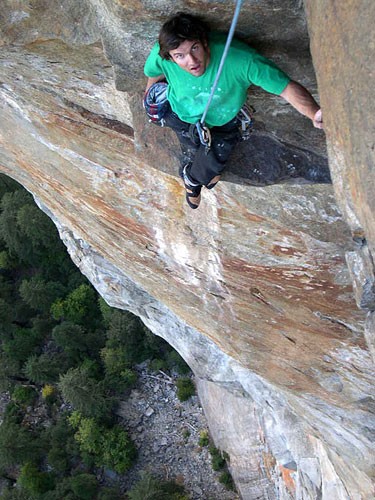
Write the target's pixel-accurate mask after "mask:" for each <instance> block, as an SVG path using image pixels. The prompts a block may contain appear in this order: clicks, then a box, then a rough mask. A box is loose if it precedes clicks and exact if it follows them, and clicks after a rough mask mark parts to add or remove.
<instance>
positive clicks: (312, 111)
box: [280, 81, 323, 128]
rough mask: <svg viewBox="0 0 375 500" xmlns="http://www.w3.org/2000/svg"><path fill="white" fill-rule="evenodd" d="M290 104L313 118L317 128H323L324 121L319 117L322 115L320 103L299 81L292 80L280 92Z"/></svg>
mask: <svg viewBox="0 0 375 500" xmlns="http://www.w3.org/2000/svg"><path fill="white" fill-rule="evenodd" d="M280 96H281V97H283V98H284V99H285V100H286V101H287V102H289V104H291V105H292V106H293V107H294V108H295V109H296V110H297V111H299V112H300V113H301V114H303V115H305V116H307V117H308V118H310V120H312V122H313V124H314V126H315V127H317V128H323V122H322V121H321V118H320V120H319V119H318V118H317V117H318V116H320V117H321V113H318V112H319V110H320V106H319V104H317V102H316V101H315V99H314V98H313V96H312V95H311V94H310V92H309V91H308V90H306V89H305V87H303V86H302V85H300V84H299V83H297V82H294V81H291V82H289V83H288V85H287V86H286V87H285V89H284V90H283V91H282V92H281V94H280Z"/></svg>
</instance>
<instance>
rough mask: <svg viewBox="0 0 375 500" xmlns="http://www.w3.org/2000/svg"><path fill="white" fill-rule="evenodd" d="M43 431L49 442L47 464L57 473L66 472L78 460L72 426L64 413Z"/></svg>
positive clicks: (77, 449)
mask: <svg viewBox="0 0 375 500" xmlns="http://www.w3.org/2000/svg"><path fill="white" fill-rule="evenodd" d="M45 432H46V436H45V437H46V441H47V442H48V444H49V451H48V454H47V463H48V465H49V466H50V467H52V469H53V471H54V472H56V473H58V474H67V473H68V472H69V470H70V469H71V468H72V467H73V466H74V464H77V463H78V460H79V448H78V444H77V441H76V440H75V439H74V430H73V428H72V427H71V425H69V422H68V421H67V419H66V417H65V415H61V416H60V417H59V418H58V419H57V421H56V423H55V424H54V425H52V426H51V427H49V428H48V429H47V430H46V431H45Z"/></svg>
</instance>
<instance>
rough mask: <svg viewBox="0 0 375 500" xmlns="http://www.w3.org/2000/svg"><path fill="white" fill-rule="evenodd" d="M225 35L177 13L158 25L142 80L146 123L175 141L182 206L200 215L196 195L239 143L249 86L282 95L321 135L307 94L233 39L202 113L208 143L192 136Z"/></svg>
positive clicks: (214, 180) (212, 183)
mask: <svg viewBox="0 0 375 500" xmlns="http://www.w3.org/2000/svg"><path fill="white" fill-rule="evenodd" d="M224 46H225V36H223V35H221V34H218V33H211V32H210V29H209V26H208V25H207V23H206V22H205V21H203V20H202V19H201V18H199V17H196V16H193V15H191V14H187V13H183V12H179V13H177V14H175V15H173V16H172V17H171V18H170V19H168V20H167V22H165V23H164V25H163V26H162V28H161V30H160V33H159V41H158V43H156V44H155V45H154V47H153V49H152V50H151V52H150V54H149V56H148V58H147V61H146V64H145V67H144V72H145V75H146V76H147V77H148V81H147V85H146V90H145V96H144V106H145V109H146V111H147V112H148V114H149V116H150V117H151V121H153V122H157V123H158V124H161V125H165V126H167V127H170V128H171V129H173V130H174V131H175V133H176V134H177V137H178V139H179V141H180V145H181V150H182V160H181V167H180V171H179V173H180V176H181V177H182V179H183V181H184V185H185V190H186V201H187V203H188V205H189V206H190V207H191V208H193V209H195V208H198V206H199V204H200V200H201V189H202V187H203V186H205V187H206V188H207V189H212V188H213V187H214V186H216V184H217V183H218V181H219V180H220V176H221V173H222V171H223V170H224V167H225V163H226V162H227V160H228V158H229V155H230V153H231V152H232V150H233V148H234V147H235V145H236V144H237V142H238V141H239V139H240V132H239V127H240V125H241V116H242V115H241V113H240V111H241V109H242V110H243V111H244V112H245V115H246V114H247V113H246V111H245V110H246V108H245V109H244V108H243V106H244V104H245V101H246V97H247V90H248V88H249V86H250V85H251V84H254V85H257V86H260V87H261V88H263V89H264V90H266V91H267V92H271V93H273V94H277V95H280V96H281V97H283V98H284V99H285V100H286V101H287V102H288V103H290V104H291V105H292V106H293V107H294V108H295V109H297V110H298V111H299V112H300V113H302V114H303V115H305V116H307V117H308V118H310V119H311V120H312V122H313V125H314V126H315V127H317V128H323V121H322V113H321V110H320V108H319V105H318V104H317V103H316V102H315V100H314V98H313V97H312V96H311V94H310V93H309V92H308V91H307V90H306V89H305V88H304V87H303V86H302V85H300V84H299V83H297V82H295V81H292V80H291V79H290V78H289V77H288V76H287V75H286V74H285V73H284V72H283V71H281V70H280V69H279V68H278V67H277V66H276V65H275V64H274V63H273V62H271V61H269V60H268V59H266V58H265V57H263V56H261V55H260V54H259V53H257V52H256V51H255V50H254V49H252V48H250V47H249V46H248V45H246V44H245V43H243V42H240V41H239V40H235V39H234V40H233V41H232V43H231V46H230V49H229V52H228V55H227V59H226V61H225V64H224V67H223V71H222V73H221V76H220V80H219V83H218V86H217V89H216V91H215V94H214V96H213V99H212V103H211V105H210V107H209V109H208V110H207V115H206V120H205V124H206V125H207V127H208V129H209V132H208V134H209V137H208V138H207V139H206V143H205V144H204V143H202V141H201V140H200V137H199V134H198V133H197V128H196V123H197V122H199V120H200V118H201V116H202V113H203V112H204V110H205V107H206V104H207V100H208V99H209V96H210V91H211V87H212V85H213V82H214V80H215V77H216V74H217V71H218V66H219V63H220V59H221V55H222V53H223V50H224Z"/></svg>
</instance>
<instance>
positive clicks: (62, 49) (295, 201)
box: [0, 0, 375, 500]
mask: <svg viewBox="0 0 375 500" xmlns="http://www.w3.org/2000/svg"><path fill="white" fill-rule="evenodd" d="M181 9H188V10H190V11H192V12H198V13H204V14H205V15H206V16H207V18H208V19H209V20H210V21H211V22H212V23H213V25H214V26H215V27H216V28H218V29H227V28H228V26H229V23H230V20H231V16H232V13H233V5H232V3H231V2H220V1H216V2H215V1H208V0H204V1H200V2H197V1H194V0H191V1H170V0H154V1H148V0H147V1H146V0H144V1H132V2H130V1H126V0H100V1H99V0H83V1H81V2H75V1H74V0H56V1H55V2H47V1H45V0H21V1H16V0H7V1H6V2H5V3H4V5H3V6H2V9H1V13H0V30H1V31H0V45H1V52H0V64H1V70H0V71H1V72H0V106H1V122H0V168H1V170H2V171H3V172H4V173H6V174H8V175H10V176H11V177H13V178H15V179H16V180H18V181H19V182H20V183H22V184H23V185H24V186H25V187H26V188H27V189H28V190H29V191H30V192H32V193H33V194H34V196H35V198H36V200H37V201H38V203H39V204H40V206H41V207H42V208H43V209H44V210H45V211H46V212H47V213H48V214H49V215H50V216H51V218H52V219H53V220H54V221H55V223H56V225H57V227H58V228H59V231H60V234H61V237H62V239H63V240H64V242H65V243H66V245H67V247H68V249H69V252H70V254H71V256H72V258H73V260H74V261H75V262H76V263H77V265H78V266H79V267H80V268H81V270H82V272H84V273H85V274H86V275H87V276H88V277H89V279H90V280H91V282H92V283H93V284H94V285H95V286H96V288H97V289H98V290H99V292H100V293H101V294H102V295H103V297H105V299H106V300H107V301H108V302H109V303H110V304H111V305H114V306H117V307H120V308H126V309H129V310H131V311H132V312H134V313H135V314H137V315H139V316H140V317H141V318H142V320H143V321H144V322H145V324H146V325H147V326H148V327H149V328H151V330H152V331H153V332H154V333H155V334H157V335H161V336H162V337H164V338H165V339H166V340H167V341H168V342H170V344H172V345H173V347H175V348H176V349H177V350H178V351H179V352H180V353H181V355H182V356H183V357H184V358H185V359H186V361H187V362H188V363H189V364H190V366H191V367H192V369H193V370H194V372H195V374H196V376H197V378H198V385H199V392H200V396H201V400H202V404H203V406H204V408H205V411H206V414H207V416H208V419H209V421H210V427H211V432H212V434H213V437H214V439H215V441H216V443H217V445H218V446H219V447H222V448H223V449H225V450H226V451H227V452H228V453H229V455H230V456H231V468H232V471H233V475H234V478H235V480H236V483H237V486H238V488H239V490H240V492H241V495H242V497H243V498H244V499H254V498H314V499H315V498H323V499H325V500H331V499H336V498H337V499H344V498H345V499H347V498H350V499H351V498H353V499H354V498H355V499H357V498H358V499H360V498H361V499H370V498H372V497H373V494H374V492H373V475H374V467H373V466H374V454H373V437H374V418H373V412H374V407H373V385H372V384H373V364H372V360H371V356H370V353H371V350H372V352H373V353H374V329H375V327H374V324H375V316H374V312H373V311H374V310H375V297H374V274H373V260H372V256H373V255H374V250H375V248H374V245H375V225H374V221H373V214H374V208H375V207H374V194H373V193H374V142H373V141H374V139H373V137H374V136H373V132H374V116H375V112H374V111H375V110H374V106H375V105H374V100H373V99H370V96H371V81H372V80H371V71H372V66H371V64H373V62H372V61H373V55H374V47H375V41H374V34H373V30H372V23H371V20H372V19H374V14H375V4H374V3H373V2H371V1H370V0H365V1H359V0H356V1H355V0H350V1H348V2H345V6H341V5H339V4H338V3H337V2H335V1H333V0H320V1H310V0H306V2H305V8H304V6H303V5H302V3H301V2H300V0H272V1H271V0H261V1H257V2H255V1H250V0H249V1H248V2H244V5H243V8H242V14H241V18H240V21H239V25H238V34H239V35H240V36H242V37H243V38H244V39H245V40H248V41H249V42H250V43H251V44H252V45H253V46H255V47H256V48H258V49H259V50H261V51H262V52H263V53H264V54H265V55H267V56H269V57H271V58H272V59H273V60H274V61H275V62H276V63H278V64H279V65H280V66H281V67H282V68H283V69H285V70H286V71H287V72H288V73H289V74H290V75H291V76H292V77H293V78H294V79H296V80H298V81H300V82H301V83H302V84H304V85H305V86H306V87H307V88H309V90H310V91H311V92H312V93H313V94H314V95H315V96H316V97H317V99H318V98H319V97H318V91H317V84H316V80H315V74H314V70H313V66H312V62H311V57H310V52H309V36H308V31H309V33H310V37H311V50H312V55H313V59H314V65H315V69H316V71H317V80H318V83H319V96H320V101H321V103H322V106H323V111H324V118H325V122H326V135H325V134H324V133H323V132H321V131H318V130H315V129H313V128H312V126H311V124H310V123H309V121H308V120H307V119H305V118H304V117H302V116H300V115H298V114H297V113H296V112H295V111H294V110H293V109H291V108H290V106H288V105H286V104H285V103H284V102H283V101H282V100H281V99H279V98H278V97H276V96H272V95H266V94H265V93H264V92H262V91H260V90H259V89H252V90H251V93H250V97H249V99H250V102H251V103H252V104H253V105H254V107H255V108H256V110H257V113H256V117H257V119H256V130H255V132H254V133H253V135H252V138H251V140H250V141H248V142H246V143H242V144H241V145H240V147H239V148H238V150H237V152H236V154H235V155H234V156H233V158H232V161H231V163H230V165H229V166H228V170H227V172H226V174H225V177H224V181H223V182H222V183H221V184H220V185H219V186H218V188H217V189H215V190H214V191H213V192H204V198H203V201H202V204H201V206H200V208H199V210H197V211H194V212H193V211H191V210H190V209H189V208H188V207H187V206H186V204H185V201H184V195H183V188H182V186H181V182H180V180H179V178H178V175H177V166H178V154H179V152H178V145H177V142H176V140H175V139H174V137H173V134H172V133H171V132H170V131H168V130H164V129H159V128H156V127H153V126H151V125H150V124H148V123H147V121H146V120H145V118H144V116H143V113H142V109H141V106H140V96H141V94H142V88H143V85H144V77H143V75H142V66H143V62H144V60H145V58H146V56H147V53H148V51H149V49H150V48H151V46H152V43H153V41H154V40H155V37H156V36H157V32H158V29H159V26H160V23H161V22H162V21H163V20H164V19H165V18H166V16H168V15H169V14H170V13H172V12H174V11H176V10H181ZM305 12H306V14H307V20H308V29H307V25H306V21H305ZM326 138H327V144H328V156H329V164H330V169H331V174H332V178H333V187H332V185H331V184H330V183H328V182H327V181H328V180H329V174H328V162H327V152H326ZM366 340H367V342H366Z"/></svg>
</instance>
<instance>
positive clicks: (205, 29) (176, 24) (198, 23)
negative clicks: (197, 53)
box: [159, 12, 210, 59]
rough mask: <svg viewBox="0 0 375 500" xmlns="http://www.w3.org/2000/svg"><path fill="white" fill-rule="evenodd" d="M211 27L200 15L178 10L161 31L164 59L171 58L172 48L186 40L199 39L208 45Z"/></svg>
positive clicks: (161, 55)
mask: <svg viewBox="0 0 375 500" xmlns="http://www.w3.org/2000/svg"><path fill="white" fill-rule="evenodd" d="M209 32H210V27H209V26H208V24H207V23H206V22H205V21H203V19H202V18H200V17H198V16H193V15H192V14H187V13H186V12H177V14H175V15H173V16H172V17H170V18H169V19H168V20H167V21H166V22H165V23H164V24H163V26H162V28H161V30H160V33H159V45H160V51H159V55H160V57H162V58H163V59H170V58H171V56H170V54H169V51H170V50H174V49H177V47H178V46H179V45H180V44H181V43H183V42H185V41H186V40H199V41H200V42H201V43H202V44H203V45H207V40H208V33H209Z"/></svg>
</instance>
